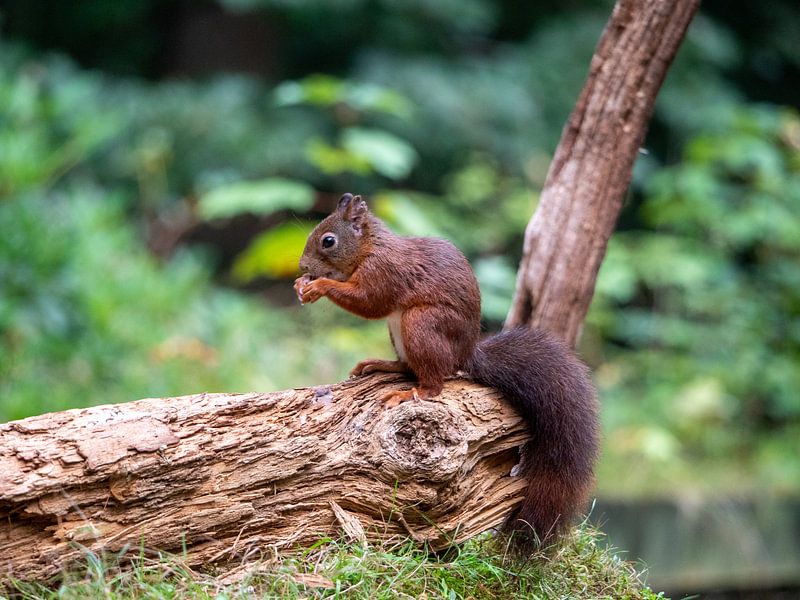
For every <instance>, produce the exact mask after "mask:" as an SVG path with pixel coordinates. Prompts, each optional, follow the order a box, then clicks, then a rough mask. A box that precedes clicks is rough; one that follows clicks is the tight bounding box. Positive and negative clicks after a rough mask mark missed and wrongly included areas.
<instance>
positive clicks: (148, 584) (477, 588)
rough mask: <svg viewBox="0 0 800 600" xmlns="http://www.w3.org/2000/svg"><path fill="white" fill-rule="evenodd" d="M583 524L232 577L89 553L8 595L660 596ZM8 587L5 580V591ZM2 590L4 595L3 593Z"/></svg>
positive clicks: (172, 560) (360, 553)
mask: <svg viewBox="0 0 800 600" xmlns="http://www.w3.org/2000/svg"><path fill="white" fill-rule="evenodd" d="M599 537H600V534H599V533H598V532H596V531H595V530H593V529H591V528H589V527H587V526H584V527H582V528H581V529H579V530H577V531H576V532H575V534H574V535H573V536H572V537H571V538H570V539H569V540H568V541H567V542H566V543H564V544H563V546H561V547H560V548H558V549H557V550H556V551H554V552H552V553H551V555H549V556H545V555H537V556H534V557H532V558H530V559H527V560H524V561H522V560H520V559H517V558H513V557H512V556H511V555H509V554H508V553H507V552H506V551H505V549H504V548H503V547H502V546H501V544H500V543H498V541H497V540H496V539H494V538H491V537H480V538H478V539H475V540H472V541H470V542H467V543H466V544H463V545H461V546H460V547H458V548H457V549H454V550H452V551H449V552H447V553H444V554H433V553H428V552H425V551H424V550H421V549H420V548H419V547H418V546H415V545H413V544H411V543H403V544H400V545H395V546H391V547H377V546H369V547H364V546H360V545H348V544H344V543H339V542H335V541H324V542H320V543H319V544H317V545H316V546H314V547H312V548H310V549H306V550H303V551H298V552H297V553H295V554H294V555H291V556H288V557H287V556H279V555H275V556H273V557H265V558H262V559H261V560H260V561H258V562H255V563H247V564H245V565H241V566H240V567H238V568H235V569H233V570H227V571H223V570H220V571H216V572H199V571H197V570H195V569H192V568H190V567H188V566H187V565H186V564H185V563H184V562H183V560H182V559H181V558H180V557H175V556H163V555H162V556H160V557H159V558H157V559H154V558H147V557H145V556H144V555H140V556H138V557H136V558H134V559H133V560H132V561H129V562H128V563H127V566H126V567H125V568H122V567H121V566H120V560H119V557H114V556H112V557H104V558H103V559H102V560H101V559H99V558H98V557H96V556H94V555H91V554H90V555H87V556H86V559H85V563H84V564H83V565H81V566H80V568H76V569H75V570H72V571H70V572H69V573H65V574H63V576H62V577H61V581H60V582H57V583H54V584H53V585H50V586H47V585H42V584H37V583H30V582H23V581H18V580H7V581H6V582H5V584H6V586H7V590H6V591H7V593H9V594H10V596H9V598H24V599H30V600H34V599H36V600H38V599H51V598H52V599H55V598H59V599H70V600H71V599H76V600H77V599H93V598H110V599H114V600H128V599H131V600H132V599H139V598H148V599H150V598H152V599H174V598H192V599H198V600H206V599H208V600H212V599H213V600H227V599H233V598H281V599H283V598H289V599H291V598H364V599H370V600H372V599H382V598H387V599H388V598H401V599H402V598H408V599H414V600H416V599H428V600H433V599H439V598H441V599H447V600H451V599H452V600H457V599H473V600H490V599H500V598H514V599H525V598H530V599H537V600H540V599H541V600H545V599H548V600H549V599H555V598H559V599H562V598H563V599H566V598H575V599H580V600H588V599H592V598H609V599H612V598H613V599H614V600H618V599H630V600H653V599H662V598H663V596H662V595H661V594H656V593H654V592H652V591H651V590H649V589H648V588H647V587H646V586H644V584H643V583H642V582H641V580H640V578H639V575H638V574H637V572H636V571H635V569H634V568H633V567H632V566H631V565H630V564H629V563H626V562H624V561H622V560H620V559H619V558H618V557H616V556H615V555H614V554H613V553H612V552H610V551H609V550H608V549H606V548H605V547H604V545H603V544H602V543H601V542H600V541H599ZM2 583H3V582H2V581H0V585H1V584H2ZM2 593H3V592H2V587H0V597H3V596H2Z"/></svg>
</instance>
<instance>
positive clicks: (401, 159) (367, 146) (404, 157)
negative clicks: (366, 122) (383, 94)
mask: <svg viewBox="0 0 800 600" xmlns="http://www.w3.org/2000/svg"><path fill="white" fill-rule="evenodd" d="M342 143H343V146H344V147H345V148H346V149H347V150H349V151H351V152H353V153H354V154H357V155H360V156H363V157H364V158H366V159H367V160H369V162H370V163H371V164H372V166H373V168H374V169H375V170H376V171H377V172H378V173H380V174H381V175H384V176H386V177H388V178H389V179H402V178H403V177H406V176H407V175H408V174H409V173H410V172H411V169H413V168H414V164H415V163H416V162H417V151H416V150H414V148H413V147H412V146H411V145H410V144H409V143H408V142H406V141H405V140H402V139H400V138H399V137H397V136H396V135H393V134H391V133H389V132H387V131H381V130H379V129H363V128H360V127H351V128H350V129H347V130H346V131H345V132H344V135H343V136H342Z"/></svg>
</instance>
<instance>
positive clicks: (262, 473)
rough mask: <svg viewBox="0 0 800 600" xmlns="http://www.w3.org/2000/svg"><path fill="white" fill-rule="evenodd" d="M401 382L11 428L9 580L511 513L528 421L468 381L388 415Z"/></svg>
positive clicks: (0, 506) (480, 522) (202, 559)
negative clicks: (89, 557)
mask: <svg viewBox="0 0 800 600" xmlns="http://www.w3.org/2000/svg"><path fill="white" fill-rule="evenodd" d="M401 383H402V384H403V385H405V386H407V385H408V382H406V381H404V380H403V379H402V378H401V377H399V376H394V375H383V376H371V377H366V378H359V379H356V380H351V381H347V382H345V383H342V384H339V385H335V386H331V387H322V388H308V389H299V390H289V391H285V392H276V393H271V394H257V393H253V394H233V395H227V394H200V395H196V396H185V397H181V398H159V399H148V400H140V401H138V402H131V403H128V404H120V405H109V406H98V407H94V408H87V409H79V410H70V411H65V412H60V413H52V414H46V415H42V416H38V417H31V418H28V419H24V420H21V421H14V422H10V423H6V424H4V425H0V579H2V574H3V573H5V574H10V575H13V576H14V577H17V578H23V579H38V580H41V579H44V578H48V577H51V576H53V575H57V574H58V573H59V572H60V570H61V569H63V568H64V567H67V566H68V565H69V563H70V562H71V561H73V560H75V559H77V558H79V557H81V556H82V555H83V552H84V548H88V549H89V550H91V551H93V552H96V553H97V552H101V551H112V552H115V553H117V552H120V551H122V550H123V549H125V548H126V547H127V548H130V549H131V551H132V552H133V553H134V554H138V553H139V551H140V544H142V543H143V544H144V545H145V547H146V548H157V549H159V550H167V551H173V552H179V553H180V552H183V551H184V550H185V559H186V561H187V562H188V564H190V565H196V564H197V565H199V564H207V563H210V562H233V561H236V562H240V561H242V560H243V559H245V558H250V559H252V558H257V557H259V556H260V555H262V554H264V553H269V552H274V549H278V550H281V549H292V548H294V547H302V546H305V547H307V546H309V545H310V544H313V543H314V542H316V541H318V540H319V539H321V538H324V537H327V536H333V537H338V536H339V535H341V534H342V532H345V533H346V534H347V535H348V536H350V537H355V538H363V539H367V540H373V539H382V540H386V539H388V538H391V537H393V536H402V537H408V536H409V535H410V536H411V537H413V538H414V539H415V540H417V541H420V542H422V541H425V542H428V543H429V544H430V546H431V547H433V548H442V547H445V546H447V545H448V544H450V543H452V542H459V541H463V540H465V539H467V538H469V537H472V536H474V535H476V534H477V533H480V532H482V531H485V530H487V529H490V528H492V527H496V526H498V525H499V524H501V523H502V521H503V519H504V518H505V517H506V516H507V515H508V514H509V512H510V511H511V510H512V508H513V507H514V506H515V505H516V504H517V503H518V502H519V501H520V499H521V498H522V494H523V489H524V487H525V481H524V480H522V479H521V478H519V477H513V476H512V475H511V472H512V469H513V467H514V466H515V465H516V463H517V462H518V448H519V446H520V445H521V444H523V443H524V441H525V439H526V438H527V437H528V433H527V427H526V426H525V424H524V423H522V421H521V419H520V418H519V417H518V416H517V415H516V413H515V412H514V411H513V410H512V409H511V407H510V406H508V405H507V404H506V403H504V402H502V401H501V398H500V397H499V395H498V394H497V393H496V392H494V391H492V390H489V389H487V388H484V387H480V386H477V385H475V384H472V383H469V382H467V381H464V380H453V381H450V382H448V383H447V385H446V387H445V391H444V392H443V393H442V395H441V397H440V398H437V400H436V402H427V401H421V402H406V403H403V404H401V405H400V406H398V407H397V408H394V409H391V410H387V409H386V408H385V407H384V406H383V403H382V402H381V401H380V400H379V398H380V396H381V394H384V393H385V392H386V391H387V389H391V387H392V386H395V387H399V385H400V384H401Z"/></svg>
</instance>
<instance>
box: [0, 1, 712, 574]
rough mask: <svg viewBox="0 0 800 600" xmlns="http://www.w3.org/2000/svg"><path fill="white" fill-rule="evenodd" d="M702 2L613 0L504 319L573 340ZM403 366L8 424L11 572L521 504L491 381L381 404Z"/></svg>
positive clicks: (487, 523)
mask: <svg viewBox="0 0 800 600" xmlns="http://www.w3.org/2000/svg"><path fill="white" fill-rule="evenodd" d="M698 3H699V0H619V1H618V2H617V4H616V6H615V7H614V11H613V13H612V15H611V18H610V20H609V22H608V24H607V25H606V28H605V30H604V32H603V35H602V38H601V40H600V43H599V45H598V47H597V49H596V51H595V54H594V56H593V58H592V62H591V66H590V69H589V75H588V79H587V82H586V85H585V86H584V88H583V91H582V92H581V95H580V97H579V99H578V102H577V105H576V107H575V110H574V111H573V113H572V115H571V116H570V118H569V121H568V123H567V125H566V127H565V129H564V132H563V135H562V139H561V142H560V144H559V146H558V148H557V150H556V152H555V156H554V158H553V162H552V164H551V166H550V171H549V174H548V177H547V181H546V184H545V187H544V190H543V191H542V195H541V200H540V204H539V207H538V209H537V211H536V214H535V215H534V216H533V218H532V220H531V222H530V225H529V226H528V229H527V231H526V235H525V247H524V252H523V259H522V262H521V265H520V269H519V276H518V282H517V289H516V294H515V298H514V303H513V306H512V309H511V311H510V314H509V316H508V320H507V325H508V326H518V325H536V326H539V327H544V328H546V329H549V330H551V331H552V332H554V333H556V334H557V335H560V336H561V337H563V338H564V339H566V340H567V341H568V342H569V343H571V344H573V345H574V344H575V341H576V340H577V337H578V335H579V332H580V327H581V323H582V322H583V318H584V316H585V314H586V311H587V309H588V306H589V303H590V300H591V297H592V292H593V289H594V283H595V279H596V275H597V271H598V269H599V267H600V263H601V261H602V259H603V255H604V253H605V249H606V244H607V242H608V238H609V236H610V235H611V232H612V230H613V228H614V225H615V222H616V220H617V215H618V213H619V210H620V206H621V204H622V199H623V196H624V194H625V191H626V189H627V187H628V185H629V182H630V177H631V171H632V168H633V163H634V161H635V158H636V154H637V152H638V150H639V147H640V145H641V143H642V140H643V139H644V135H645V132H646V128H647V122H648V120H649V117H650V115H651V113H652V110H653V104H654V101H655V97H656V94H657V92H658V89H659V87H660V86H661V83H662V81H663V79H664V76H665V74H666V72H667V69H668V67H669V65H670V63H671V61H672V59H673V57H674V55H675V53H676V51H677V49H678V46H679V45H680V42H681V40H682V38H683V36H684V33H685V30H686V28H687V26H688V24H689V22H690V21H691V18H692V16H693V14H694V12H695V11H696V9H697V5H698ZM404 383H407V382H404V381H403V379H402V377H400V376H395V375H380V376H372V377H368V378H362V379H358V380H353V381H347V382H344V383H341V384H337V385H332V386H325V387H317V388H307V389H298V390H289V391H283V392H275V393H269V394H260V393H252V394H200V395H195V396H186V397H182V398H158V399H147V400H139V401H137V402H131V403H128V404H122V405H108V406H96V407H93V408H87V409H79V410H70V411H65V412H60V413H53V414H47V415H42V416H38V417H31V418H28V419H24V420H21V421H14V422H10V423H6V424H4V425H0V520H1V521H2V523H1V524H0V574H2V573H6V574H11V575H13V576H15V577H20V578H25V579H35V578H40V579H41V578H46V577H49V576H52V575H55V574H57V573H58V572H59V571H60V570H61V569H62V568H63V567H64V566H65V565H66V564H67V563H68V562H70V561H71V560H73V559H76V558H78V557H80V556H81V555H82V554H83V553H84V552H85V549H89V550H91V551H94V552H99V551H104V550H108V551H113V552H120V551H121V550H123V549H125V548H126V547H133V548H134V549H136V552H139V551H140V550H139V549H140V547H141V544H144V547H145V549H158V550H166V551H182V552H184V554H185V557H186V561H187V562H188V563H189V564H202V563H210V562H231V561H236V562H239V561H242V560H247V559H248V558H254V557H257V556H259V555H261V553H263V552H264V551H266V550H273V549H277V550H281V549H289V548H294V547H296V546H297V545H303V544H310V543H313V542H314V541H316V540H318V539H319V538H320V537H323V536H331V535H333V536H337V535H340V534H341V532H344V534H345V535H347V536H350V537H352V538H355V539H359V540H370V539H386V538H388V537H392V536H410V537H411V538H413V539H415V540H418V541H420V542H422V541H424V542H427V543H428V544H430V545H431V546H432V547H434V548H439V547H443V546H446V545H448V544H451V543H453V542H459V541H461V540H464V539H467V538H469V537H470V536H473V535H475V534H477V533H479V532H481V531H485V530H487V529H489V528H492V527H496V526H498V525H499V524H501V523H502V522H503V521H504V519H505V518H506V517H507V516H508V514H509V513H510V512H511V511H512V510H513V509H514V507H515V506H516V505H517V503H518V502H519V501H520V500H521V499H522V495H523V490H524V488H525V482H524V481H521V480H520V478H519V477H516V476H515V470H514V466H515V465H516V464H517V462H518V460H519V448H520V447H521V446H522V445H524V444H525V442H526V439H527V437H528V433H527V428H526V427H525V425H524V423H522V421H521V419H520V418H519V416H518V415H516V414H515V413H514V411H513V410H512V409H511V408H510V407H509V406H508V405H507V404H506V403H505V402H504V401H503V400H502V398H501V397H500V396H499V395H498V394H497V393H496V392H494V391H493V390H490V389H487V388H482V387H480V386H477V385H475V384H473V383H470V382H467V381H464V380H453V381H450V382H448V384H447V385H446V387H445V390H444V392H443V394H442V395H441V396H440V397H438V398H437V399H436V401H435V402H428V401H419V402H406V403H403V404H401V405H400V406H399V407H397V408H396V409H393V410H391V411H387V410H384V409H383V406H382V404H381V402H380V400H379V398H380V397H381V395H383V394H385V392H386V391H387V389H391V386H398V385H403V384H404Z"/></svg>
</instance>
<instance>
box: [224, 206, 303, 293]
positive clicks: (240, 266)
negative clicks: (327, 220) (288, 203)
mask: <svg viewBox="0 0 800 600" xmlns="http://www.w3.org/2000/svg"><path fill="white" fill-rule="evenodd" d="M314 225H315V224H314V223H308V222H305V223H298V222H296V221H292V222H288V223H284V224H283V225H279V226H278V227H275V228H274V229H270V230H269V231H267V232H266V233H262V234H261V235H260V236H258V237H257V238H256V239H255V240H253V242H252V243H251V244H250V246H249V247H248V248H247V249H246V250H245V251H244V252H242V253H241V254H240V255H239V256H238V257H237V258H236V261H235V262H234V263H233V268H232V271H231V274H232V275H233V278H234V279H235V280H236V281H238V282H240V283H248V282H250V281H253V280H254V279H257V278H258V277H270V278H279V277H291V276H293V275H295V274H296V273H297V272H298V266H297V263H298V261H299V260H300V256H301V255H302V254H303V247H304V246H305V243H306V238H308V234H309V233H310V232H311V230H312V229H314Z"/></svg>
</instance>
